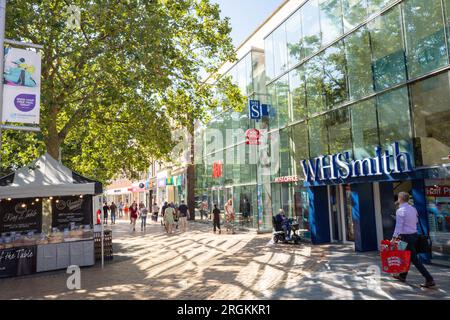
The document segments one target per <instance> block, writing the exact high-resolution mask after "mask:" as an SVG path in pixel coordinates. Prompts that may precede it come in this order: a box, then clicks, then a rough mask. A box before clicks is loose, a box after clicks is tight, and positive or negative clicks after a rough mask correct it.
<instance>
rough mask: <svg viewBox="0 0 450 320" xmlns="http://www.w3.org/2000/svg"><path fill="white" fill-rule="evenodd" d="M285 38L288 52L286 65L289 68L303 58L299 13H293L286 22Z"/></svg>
mask: <svg viewBox="0 0 450 320" xmlns="http://www.w3.org/2000/svg"><path fill="white" fill-rule="evenodd" d="M286 36H287V50H288V64H289V68H292V67H293V66H294V65H296V64H297V63H299V62H300V60H301V59H302V58H304V54H303V48H302V42H301V40H302V20H301V15H300V11H297V12H296V13H294V14H293V15H292V16H291V17H290V18H289V19H288V20H287V21H286Z"/></svg>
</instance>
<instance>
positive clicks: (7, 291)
mask: <svg viewBox="0 0 450 320" xmlns="http://www.w3.org/2000/svg"><path fill="white" fill-rule="evenodd" d="M137 230H139V229H137ZM270 238H271V236H270V234H266V235H256V234H255V233H253V232H238V233H237V234H235V235H231V234H221V235H219V234H213V233H212V231H211V228H210V227H209V226H208V225H206V224H202V223H191V230H190V231H189V232H187V233H185V234H180V233H178V234H175V235H171V236H168V235H166V234H165V233H164V232H163V228H162V227H161V226H160V225H159V222H158V223H153V222H152V223H151V224H150V225H149V226H148V228H147V231H146V232H140V231H136V232H134V233H133V232H131V231H130V225H129V222H126V221H119V223H118V224H117V225H115V226H113V242H114V249H115V256H114V260H113V261H111V262H107V263H106V264H105V268H104V269H103V270H102V269H101V267H100V266H99V265H96V266H94V267H88V268H83V269H82V272H81V276H82V280H81V286H82V289H81V290H75V291H70V290H68V289H67V287H66V280H67V277H68V275H67V274H66V273H65V271H57V272H50V273H42V274H36V275H32V276H26V277H19V278H9V279H0V299H181V300H183V299H449V298H450V277H449V276H450V269H448V268H442V267H436V266H430V267H429V270H430V272H431V273H432V274H433V275H434V276H435V279H436V282H437V283H438V285H439V286H438V288H436V289H433V290H429V289H428V290H427V289H421V288H420V287H419V284H420V283H421V282H422V278H421V277H420V276H419V275H418V274H417V272H416V270H415V269H414V268H413V270H412V272H411V273H410V276H409V278H408V283H407V284H403V283H398V282H396V281H395V280H392V279H390V278H389V277H388V276H386V275H384V274H383V275H381V278H380V279H379V280H378V281H372V280H371V279H372V278H374V277H373V274H372V273H371V271H370V270H368V269H367V268H368V267H369V266H371V265H375V266H378V265H379V259H378V256H377V254H376V253H363V254H361V253H359V254H355V253H354V252H353V248H352V247H351V246H346V245H327V246H310V245H301V246H294V245H284V244H277V245H274V244H272V243H271V241H270Z"/></svg>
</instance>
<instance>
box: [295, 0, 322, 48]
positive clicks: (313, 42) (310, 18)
mask: <svg viewBox="0 0 450 320" xmlns="http://www.w3.org/2000/svg"><path fill="white" fill-rule="evenodd" d="M300 11H301V13H302V32H303V40H302V44H303V48H304V52H305V56H306V57H307V56H310V55H311V54H312V53H314V52H316V51H317V50H318V49H319V48H320V45H321V42H322V39H321V37H320V19H319V3H318V0H310V1H308V2H307V3H306V4H305V5H304V6H303V7H302V8H301V10H300Z"/></svg>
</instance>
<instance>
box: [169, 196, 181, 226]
mask: <svg viewBox="0 0 450 320" xmlns="http://www.w3.org/2000/svg"><path fill="white" fill-rule="evenodd" d="M170 206H171V207H172V208H173V210H174V212H173V221H174V226H175V229H178V222H179V217H180V216H179V212H178V205H177V204H176V203H173V202H172V203H170ZM174 231H175V230H174Z"/></svg>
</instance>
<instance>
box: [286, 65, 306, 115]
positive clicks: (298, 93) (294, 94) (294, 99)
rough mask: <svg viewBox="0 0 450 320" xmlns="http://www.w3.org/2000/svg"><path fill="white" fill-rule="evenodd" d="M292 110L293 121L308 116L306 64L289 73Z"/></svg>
mask: <svg viewBox="0 0 450 320" xmlns="http://www.w3.org/2000/svg"><path fill="white" fill-rule="evenodd" d="M289 92H290V99H289V103H290V110H291V112H292V117H291V119H292V120H293V121H298V120H303V119H306V117H307V109H306V87H305V71H304V66H303V65H302V66H300V67H298V68H296V69H294V70H292V71H291V72H290V73H289Z"/></svg>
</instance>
